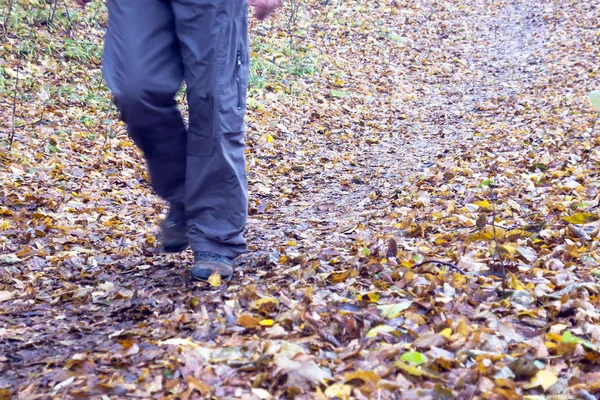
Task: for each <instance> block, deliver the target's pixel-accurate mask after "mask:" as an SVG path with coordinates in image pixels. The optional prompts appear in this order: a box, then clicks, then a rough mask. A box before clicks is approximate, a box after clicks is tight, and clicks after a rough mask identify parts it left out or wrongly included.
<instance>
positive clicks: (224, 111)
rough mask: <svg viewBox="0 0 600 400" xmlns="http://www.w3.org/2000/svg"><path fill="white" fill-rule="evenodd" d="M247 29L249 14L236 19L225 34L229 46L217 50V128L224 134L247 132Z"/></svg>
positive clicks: (223, 44) (223, 45) (226, 44)
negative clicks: (245, 117)
mask: <svg viewBox="0 0 600 400" xmlns="http://www.w3.org/2000/svg"><path fill="white" fill-rule="evenodd" d="M247 30H248V18H247V16H246V15H243V16H238V17H236V18H234V19H233V20H231V22H230V25H229V26H228V27H227V28H226V29H225V30H224V32H223V33H224V35H225V37H226V38H227V40H225V42H226V43H222V46H221V45H220V46H219V48H218V49H217V79H216V80H217V87H216V96H217V115H216V118H217V124H216V126H217V131H218V132H219V134H221V135H227V134H228V133H239V132H243V131H244V115H245V113H246V90H247V88H248V70H249V54H248V53H249V52H248V35H247ZM227 42H228V43H227Z"/></svg>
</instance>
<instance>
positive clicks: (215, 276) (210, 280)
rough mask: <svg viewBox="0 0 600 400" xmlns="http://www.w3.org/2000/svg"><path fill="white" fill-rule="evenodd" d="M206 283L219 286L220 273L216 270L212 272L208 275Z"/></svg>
mask: <svg viewBox="0 0 600 400" xmlns="http://www.w3.org/2000/svg"><path fill="white" fill-rule="evenodd" d="M208 283H210V286H212V287H218V286H221V275H219V273H218V272H215V273H214V274H212V275H211V276H209V277H208Z"/></svg>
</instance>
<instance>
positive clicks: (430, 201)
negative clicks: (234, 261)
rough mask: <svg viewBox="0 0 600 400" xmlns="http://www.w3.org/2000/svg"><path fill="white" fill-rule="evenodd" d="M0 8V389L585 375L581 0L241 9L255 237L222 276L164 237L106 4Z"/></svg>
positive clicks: (594, 370)
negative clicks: (120, 108) (201, 275)
mask: <svg viewBox="0 0 600 400" xmlns="http://www.w3.org/2000/svg"><path fill="white" fill-rule="evenodd" d="M146 1H150V0H146ZM8 3H9V1H7V0H0V10H2V12H3V16H5V18H4V19H3V21H5V31H4V32H3V35H4V36H3V39H2V41H1V43H0V105H1V107H0V133H1V137H0V399H9V398H16V399H24V400H25V399H26V400H29V399H36V398H40V399H46V398H56V399H77V398H97V399H121V398H122V399H127V398H143V399H146V398H156V399H159V398H160V399H171V398H172V399H175V398H179V399H194V398H205V397H211V396H212V397H214V398H243V399H270V398H298V399H304V398H317V399H327V398H329V399H335V398H338V399H348V398H358V399H363V398H364V399H368V398H377V399H397V398H402V399H421V400H423V399H455V398H457V399H483V398H486V399H520V398H529V399H545V398H552V399H559V398H560V399H563V398H564V399H574V398H581V399H595V398H598V395H600V367H599V365H598V363H599V362H600V325H599V323H600V314H599V311H598V310H599V309H600V297H599V296H600V286H599V279H600V278H599V277H600V254H599V252H598V243H599V242H600V238H598V233H599V231H600V225H599V223H598V220H599V219H600V218H599V210H598V204H599V200H600V175H599V173H600V167H599V162H600V148H598V146H597V145H598V143H599V139H598V135H597V134H596V132H597V131H598V126H597V125H596V120H597V117H598V114H597V112H596V111H595V110H594V109H593V107H592V106H591V105H590V103H589V102H588V99H587V93H588V92H589V91H591V90H594V89H597V88H598V86H600V82H599V79H598V77H599V76H600V75H599V74H600V66H599V65H598V48H599V46H600V19H599V18H598V16H599V15H600V8H599V7H598V6H597V5H595V4H594V2H582V1H579V0H562V1H558V0H544V1H542V0H512V1H503V0H499V1H484V0H474V1H425V0H384V1H371V2H364V1H358V0H356V1H355V0H349V1H339V0H326V1H314V0H310V1H307V2H303V3H295V2H291V1H290V2H287V3H286V4H285V6H284V8H283V9H282V10H280V12H279V13H278V14H277V15H276V16H275V17H274V18H272V19H270V20H269V21H267V22H264V23H258V22H257V21H256V20H252V23H251V38H252V44H251V48H252V67H251V77H250V90H249V93H248V96H249V97H248V108H249V109H248V115H247V123H248V132H247V144H248V151H247V161H248V171H249V172H248V177H249V188H250V220H249V224H248V230H247V235H246V236H247V239H248V242H249V251H248V253H247V254H246V255H244V256H243V257H241V258H240V259H239V260H238V265H237V267H236V273H235V276H234V278H233V280H232V281H231V282H229V283H227V284H224V285H221V286H218V287H214V286H211V285H210V284H207V283H200V282H194V281H192V280H191V279H190V278H189V275H188V268H189V265H190V262H191V259H192V257H191V254H188V253H186V254H181V255H164V254H161V251H160V246H159V243H158V242H157V241H156V240H155V235H156V233H157V224H158V223H159V221H160V220H161V219H162V218H163V217H164V212H165V204H164V203H163V202H162V201H161V200H160V199H159V198H158V197H157V196H156V195H154V194H153V193H152V192H151V190H150V188H149V185H148V182H147V175H146V172H145V168H144V162H143V159H142V157H141V156H140V154H139V152H138V151H137V150H136V149H135V148H134V147H133V145H132V143H131V142H130V140H129V139H128V138H127V135H126V132H125V129H124V126H123V125H122V124H121V123H120V122H118V118H117V117H118V116H117V114H116V111H115V109H114V108H113V107H112V106H111V103H110V95H109V93H108V92H107V89H106V88H105V87H104V84H103V83H102V77H101V71H100V62H101V49H102V47H101V46H102V36H103V29H104V26H105V24H106V15H105V11H104V6H103V4H99V3H100V2H98V3H96V4H92V6H91V7H89V8H88V9H87V10H86V11H85V12H84V11H81V10H79V9H76V8H75V7H71V6H72V4H66V5H68V6H69V8H66V7H65V4H64V3H62V2H57V3H53V2H49V3H48V2H46V1H41V0H39V1H38V0H29V1H26V2H15V4H13V6H12V7H11V8H10V12H9V7H8ZM10 3H12V2H10ZM295 6H297V7H298V8H297V10H296V14H295V15H296V16H297V18H296V21H295V22H294V21H291V19H290V15H292V8H293V7H295ZM290 37H291V38H290ZM15 87H16V88H17V90H16V95H15ZM180 97H183V94H182V95H181V96H180ZM13 106H14V112H13ZM184 108H185V107H184ZM184 112H185V110H184ZM13 134H14V142H13V144H12V148H11V149H10V148H9V137H10V136H11V135H13ZM431 260H434V261H442V262H444V263H435V262H434V263H426V264H423V262H424V261H431ZM551 396H552V397H551Z"/></svg>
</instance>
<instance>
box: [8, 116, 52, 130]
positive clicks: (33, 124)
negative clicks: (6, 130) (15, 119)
mask: <svg viewBox="0 0 600 400" xmlns="http://www.w3.org/2000/svg"><path fill="white" fill-rule="evenodd" d="M44 121H45V119H44V118H40V119H38V120H37V121H35V122H29V123H27V124H23V125H19V126H15V129H21V128H25V127H27V126H36V125H37V124H39V123H41V122H44Z"/></svg>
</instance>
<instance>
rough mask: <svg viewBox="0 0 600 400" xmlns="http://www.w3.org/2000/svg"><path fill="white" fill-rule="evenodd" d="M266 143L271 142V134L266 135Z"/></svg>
mask: <svg viewBox="0 0 600 400" xmlns="http://www.w3.org/2000/svg"><path fill="white" fill-rule="evenodd" d="M267 143H273V136H271V135H270V134H269V135H267Z"/></svg>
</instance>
